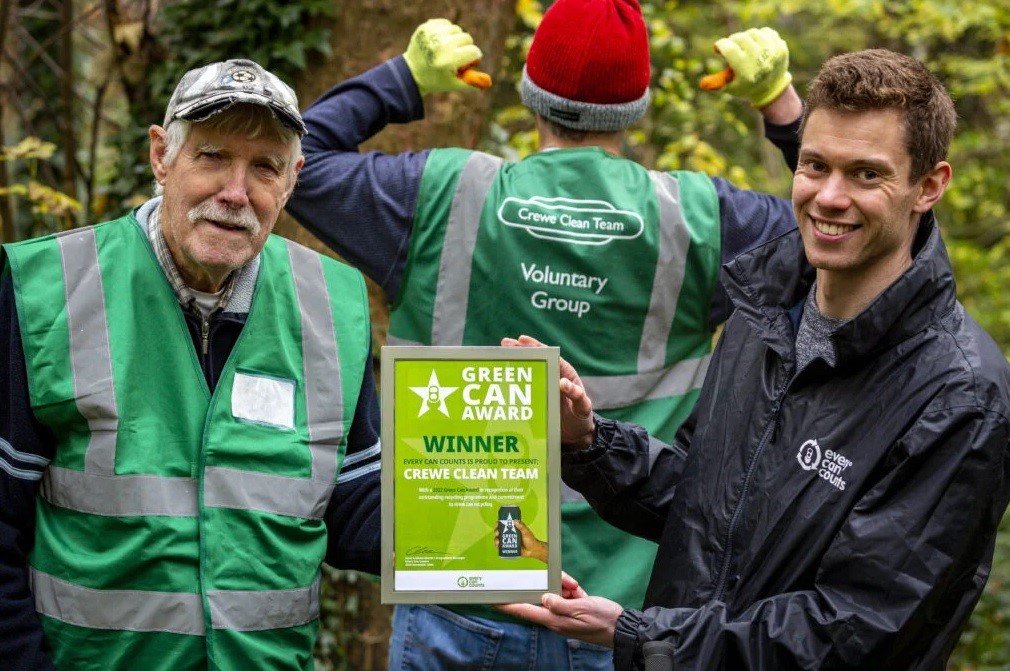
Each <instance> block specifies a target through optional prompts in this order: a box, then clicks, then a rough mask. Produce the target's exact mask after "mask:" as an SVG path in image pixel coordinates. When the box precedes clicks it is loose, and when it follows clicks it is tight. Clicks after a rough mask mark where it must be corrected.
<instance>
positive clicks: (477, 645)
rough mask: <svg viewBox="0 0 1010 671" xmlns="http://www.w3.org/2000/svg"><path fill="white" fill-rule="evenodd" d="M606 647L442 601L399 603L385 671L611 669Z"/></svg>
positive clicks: (584, 670)
mask: <svg viewBox="0 0 1010 671" xmlns="http://www.w3.org/2000/svg"><path fill="white" fill-rule="evenodd" d="M613 668H614V654H613V651H612V650H611V649H610V648H603V647H600V646H598V645H593V644H591V643H584V642H582V641H578V640H575V639H568V638H565V637H564V636H561V635H559V634H555V633H554V632H553V631H550V630H548V629H544V628H542V627H537V626H533V625H524V624H519V623H517V622H500V621H498V620H489V619H486V618H482V617H471V616H464V615H460V614H459V613H455V612H453V611H451V610H448V609H446V608H442V607H441V606H397V607H396V608H395V609H394V610H393V635H392V637H391V639H390V641H389V671H613Z"/></svg>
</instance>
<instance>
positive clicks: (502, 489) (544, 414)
mask: <svg viewBox="0 0 1010 671" xmlns="http://www.w3.org/2000/svg"><path fill="white" fill-rule="evenodd" d="M558 359H559V354H558V349H557V348H552V347H545V348H518V347H383V348H382V380H381V394H382V452H383V456H382V554H383V565H382V601H383V603H505V602H511V601H529V602H539V599H540V595H542V594H543V593H544V592H547V591H553V592H559V591H560V586H561V537H560V482H559V469H560V452H559V450H560V445H559V426H558V417H559V413H558V404H559V390H558V377H559V373H558Z"/></svg>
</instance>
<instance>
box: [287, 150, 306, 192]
mask: <svg viewBox="0 0 1010 671" xmlns="http://www.w3.org/2000/svg"><path fill="white" fill-rule="evenodd" d="M303 165H305V157H304V156H299V157H298V160H297V161H295V165H294V169H293V170H292V171H291V183H290V184H289V185H288V190H287V193H285V194H284V202H285V203H287V202H288V198H290V197H291V194H292V193H293V192H294V190H295V185H297V184H298V173H300V172H301V171H302V166H303Z"/></svg>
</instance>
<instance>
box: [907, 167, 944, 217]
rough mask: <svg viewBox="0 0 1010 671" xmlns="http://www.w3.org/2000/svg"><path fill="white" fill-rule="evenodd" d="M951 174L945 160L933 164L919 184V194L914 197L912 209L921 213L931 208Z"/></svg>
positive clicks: (941, 193)
mask: <svg viewBox="0 0 1010 671" xmlns="http://www.w3.org/2000/svg"><path fill="white" fill-rule="evenodd" d="M951 174H952V171H951V167H950V163H947V162H946V161H940V162H939V163H937V164H936V165H935V166H933V169H932V170H930V171H929V172H928V173H926V176H925V177H923V178H922V181H921V182H920V184H919V195H918V197H917V198H916V199H915V205H913V206H912V211H913V212H918V213H919V214H922V213H923V212H927V211H928V210H929V209H930V208H932V207H933V205H935V204H936V201H938V200H940V197H941V196H943V192H944V191H946V190H947V185H948V184H950V176H951Z"/></svg>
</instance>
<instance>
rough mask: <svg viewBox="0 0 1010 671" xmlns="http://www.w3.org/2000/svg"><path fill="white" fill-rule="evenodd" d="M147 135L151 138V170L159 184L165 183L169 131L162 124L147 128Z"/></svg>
mask: <svg viewBox="0 0 1010 671" xmlns="http://www.w3.org/2000/svg"><path fill="white" fill-rule="evenodd" d="M147 136H148V137H149V138H150V139H151V149H150V154H151V172H153V173H154V180H155V181H156V182H158V184H164V183H165V175H166V174H167V173H168V166H166V165H165V152H166V151H167V149H168V133H167V132H166V131H165V129H164V128H162V127H161V126H151V127H150V128H148V129H147Z"/></svg>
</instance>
